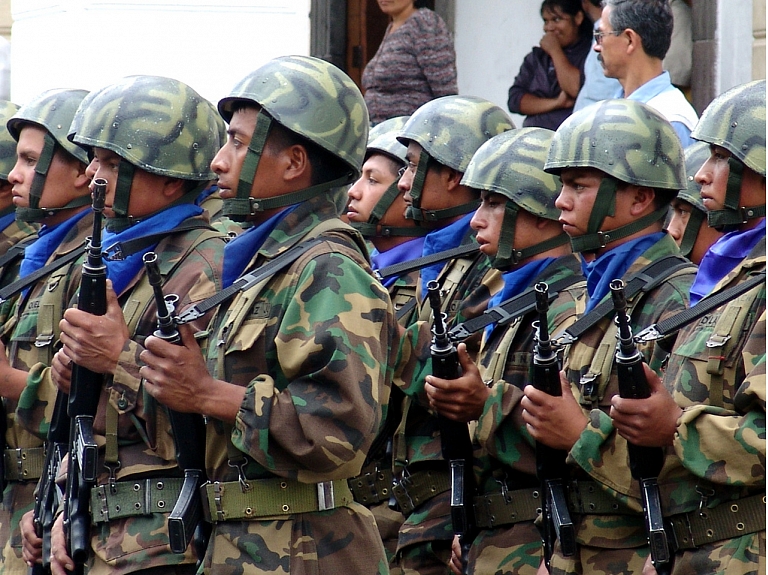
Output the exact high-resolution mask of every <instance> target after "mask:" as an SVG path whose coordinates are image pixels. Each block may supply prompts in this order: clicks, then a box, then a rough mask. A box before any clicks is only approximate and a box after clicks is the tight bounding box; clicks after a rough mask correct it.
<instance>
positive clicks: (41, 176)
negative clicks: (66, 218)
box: [16, 132, 91, 223]
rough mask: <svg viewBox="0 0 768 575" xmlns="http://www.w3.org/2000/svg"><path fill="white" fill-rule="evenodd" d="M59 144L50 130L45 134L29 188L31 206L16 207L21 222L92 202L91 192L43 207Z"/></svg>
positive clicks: (40, 218)
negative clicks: (49, 173) (54, 206)
mask: <svg viewBox="0 0 768 575" xmlns="http://www.w3.org/2000/svg"><path fill="white" fill-rule="evenodd" d="M59 147H60V146H59V144H58V143H56V140H55V139H54V138H53V136H51V135H50V134H49V133H48V132H46V133H45V135H44V136H43V149H42V150H41V152H40V158H38V160H37V164H36V165H35V175H34V177H33V178H32V185H31V186H30V189H29V207H28V208H16V219H17V220H19V221H21V222H29V223H33V222H41V221H43V220H44V219H45V218H48V217H50V216H53V215H56V214H58V213H59V212H63V211H64V210H69V209H72V208H79V207H81V206H85V205H89V204H90V203H91V196H90V194H86V195H84V196H80V197H77V198H74V199H73V200H70V201H69V202H68V203H67V204H66V205H64V206H61V207H58V208H41V207H40V199H41V198H42V197H43V188H45V181H46V179H47V178H48V170H50V168H51V163H52V162H53V156H54V154H55V153H56V150H57V149H58V148H59Z"/></svg>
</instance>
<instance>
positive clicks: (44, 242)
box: [19, 209, 92, 295]
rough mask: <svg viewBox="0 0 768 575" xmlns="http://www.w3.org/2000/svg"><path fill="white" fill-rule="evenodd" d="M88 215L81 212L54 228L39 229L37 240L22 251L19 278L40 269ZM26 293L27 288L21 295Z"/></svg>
mask: <svg viewBox="0 0 768 575" xmlns="http://www.w3.org/2000/svg"><path fill="white" fill-rule="evenodd" d="M90 213H92V212H91V210H90V209H87V210H83V211H82V212H79V213H77V214H75V215H74V216H72V217H71V218H69V219H68V220H65V221H63V222H61V223H60V224H58V225H56V226H53V227H49V226H43V227H41V228H40V231H38V232H37V239H36V240H35V241H34V242H33V243H32V244H31V245H30V246H28V247H27V248H26V249H25V250H24V259H23V260H21V267H20V268H19V278H23V277H25V276H28V275H29V274H31V273H33V272H36V271H37V270H39V269H40V268H42V267H43V266H44V265H45V262H47V261H48V258H50V257H51V254H53V252H54V251H56V248H58V247H59V245H60V244H61V242H63V241H64V238H66V237H67V234H68V233H69V232H70V231H72V228H74V227H75V226H76V225H77V222H79V221H80V220H81V219H83V218H84V217H85V216H86V215H88V214H90ZM27 291H29V288H27V289H25V290H24V291H23V292H22V294H23V295H26V294H27Z"/></svg>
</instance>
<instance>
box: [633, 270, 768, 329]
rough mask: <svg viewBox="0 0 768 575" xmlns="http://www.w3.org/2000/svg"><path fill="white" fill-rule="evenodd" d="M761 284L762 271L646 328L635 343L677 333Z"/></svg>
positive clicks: (762, 278)
mask: <svg viewBox="0 0 768 575" xmlns="http://www.w3.org/2000/svg"><path fill="white" fill-rule="evenodd" d="M761 283H765V272H764V271H762V272H760V273H759V274H757V275H754V276H752V277H751V278H750V279H748V280H747V281H745V282H744V283H740V284H738V285H735V286H732V287H730V288H728V289H726V290H723V291H721V292H720V293H719V294H716V295H713V296H711V297H709V296H708V297H705V298H704V299H702V300H701V301H699V303H697V304H696V305H695V306H693V307H690V308H688V309H686V310H683V311H681V312H679V313H676V314H675V315H673V316H672V317H668V318H667V319H665V320H664V321H660V322H659V323H655V324H653V325H651V326H648V327H646V328H645V329H644V330H642V331H640V332H639V333H638V334H637V335H636V336H635V341H639V342H648V341H655V340H657V339H661V338H663V337H665V336H667V335H669V334H671V333H675V332H676V331H679V330H680V329H681V328H683V327H685V326H686V325H688V324H689V323H691V322H693V321H696V320H697V319H699V318H700V317H703V316H705V315H706V314H708V313H709V312H710V311H712V310H713V309H717V308H719V307H720V306H721V305H723V304H725V303H727V302H729V301H730V300H732V299H735V298H737V297H739V296H740V295H742V294H745V293H747V292H748V291H749V290H751V289H752V288H754V287H757V286H759V285H760V284H761Z"/></svg>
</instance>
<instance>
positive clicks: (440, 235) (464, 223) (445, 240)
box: [421, 212, 474, 300]
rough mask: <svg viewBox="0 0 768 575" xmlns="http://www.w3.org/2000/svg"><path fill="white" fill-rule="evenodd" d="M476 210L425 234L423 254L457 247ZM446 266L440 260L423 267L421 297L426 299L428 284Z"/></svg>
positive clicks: (465, 233) (467, 229)
mask: <svg viewBox="0 0 768 575" xmlns="http://www.w3.org/2000/svg"><path fill="white" fill-rule="evenodd" d="M473 215H474V212H472V213H469V214H467V215H466V216H464V217H463V218H461V219H460V220H457V221H455V222H453V223H452V224H451V225H448V226H445V227H444V228H440V229H439V230H435V231H434V232H430V233H428V234H427V235H426V236H424V250H423V251H422V254H421V255H422V256H431V255H432V254H436V253H438V252H442V251H445V250H450V249H453V248H457V247H459V246H460V245H461V242H462V240H463V239H464V238H465V237H466V235H467V232H468V231H469V229H470V228H469V222H470V220H472V216H473ZM444 267H445V262H438V263H436V264H432V265H431V266H427V267H424V268H421V299H422V300H424V299H425V298H426V297H427V284H428V283H429V282H430V281H431V280H434V279H437V276H439V275H440V272H441V271H442V269H443V268H444Z"/></svg>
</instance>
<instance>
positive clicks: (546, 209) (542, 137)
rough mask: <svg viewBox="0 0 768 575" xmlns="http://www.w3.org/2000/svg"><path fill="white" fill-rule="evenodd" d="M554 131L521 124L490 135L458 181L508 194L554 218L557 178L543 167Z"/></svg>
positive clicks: (532, 210)
mask: <svg viewBox="0 0 768 575" xmlns="http://www.w3.org/2000/svg"><path fill="white" fill-rule="evenodd" d="M553 135H554V132H553V131H551V130H547V129H545V128H522V129H520V130H512V131H509V132H505V133H503V134H499V135H498V136H494V137H493V138H491V139H490V140H488V141H487V142H486V143H485V144H483V145H482V146H480V148H479V149H478V150H477V152H475V155H474V156H473V157H472V161H470V163H469V166H468V167H467V171H466V172H465V173H464V178H463V179H462V180H461V183H462V184H464V185H465V186H469V187H471V188H476V189H478V190H486V191H489V192H495V193H497V194H501V195H502V196H504V197H506V198H509V199H510V200H512V201H513V202H514V203H515V204H517V205H518V206H520V207H521V208H523V209H524V210H525V211H526V212H530V213H531V214H533V215H536V216H540V217H542V218H547V219H549V220H557V219H558V218H559V217H560V210H558V209H557V208H556V207H555V199H556V198H557V195H558V193H559V192H560V181H559V180H558V179H557V178H556V177H555V176H553V175H552V174H549V173H547V172H545V171H544V162H545V161H546V159H547V153H548V152H549V145H550V143H551V141H552V136H553Z"/></svg>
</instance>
